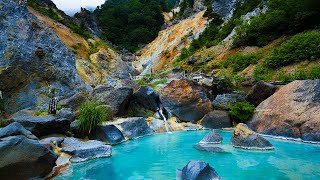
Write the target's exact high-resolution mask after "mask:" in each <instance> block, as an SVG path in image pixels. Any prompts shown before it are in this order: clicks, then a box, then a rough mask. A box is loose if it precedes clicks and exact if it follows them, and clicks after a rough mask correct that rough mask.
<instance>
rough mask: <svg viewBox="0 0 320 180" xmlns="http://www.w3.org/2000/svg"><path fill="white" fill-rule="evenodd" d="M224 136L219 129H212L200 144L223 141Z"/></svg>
mask: <svg viewBox="0 0 320 180" xmlns="http://www.w3.org/2000/svg"><path fill="white" fill-rule="evenodd" d="M222 140H223V139H222V137H221V136H220V134H219V133H218V131H217V130H212V131H211V132H209V133H208V134H207V135H206V136H205V137H203V139H202V140H201V141H200V144H219V143H221V142H222Z"/></svg>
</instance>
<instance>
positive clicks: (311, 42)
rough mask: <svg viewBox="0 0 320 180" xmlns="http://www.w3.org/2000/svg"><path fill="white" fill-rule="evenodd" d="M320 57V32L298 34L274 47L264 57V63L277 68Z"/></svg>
mask: <svg viewBox="0 0 320 180" xmlns="http://www.w3.org/2000/svg"><path fill="white" fill-rule="evenodd" d="M318 59H320V32H319V31H313V32H306V33H303V34H298V35H295V36H293V37H292V38H290V39H289V40H287V41H285V42H284V43H283V44H281V46H280V47H279V48H275V49H274V50H273V52H272V53H271V55H270V56H269V57H268V58H267V59H266V61H265V65H266V66H268V67H271V68H278V67H282V66H285V65H289V64H293V63H297V62H301V61H305V60H318Z"/></svg>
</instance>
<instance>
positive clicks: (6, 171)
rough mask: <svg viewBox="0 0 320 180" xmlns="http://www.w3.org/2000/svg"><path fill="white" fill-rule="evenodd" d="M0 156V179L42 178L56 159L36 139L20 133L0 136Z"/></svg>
mask: <svg viewBox="0 0 320 180" xmlns="http://www.w3.org/2000/svg"><path fill="white" fill-rule="evenodd" d="M13 152H14V153H13ZM31 152H32V153H31ZM0 157H1V161H0V177H1V179H41V178H44V177H45V176H46V175H47V174H49V173H50V172H51V170H52V168H53V167H54V166H55V165H56V164H55V161H56V159H57V156H56V155H55V154H54V153H53V152H52V151H50V150H49V149H47V148H46V147H44V146H42V145H41V144H39V142H38V141H37V140H34V139H28V138H27V137H25V136H22V135H18V136H9V137H5V138H1V139H0ZM17 170H18V172H17Z"/></svg>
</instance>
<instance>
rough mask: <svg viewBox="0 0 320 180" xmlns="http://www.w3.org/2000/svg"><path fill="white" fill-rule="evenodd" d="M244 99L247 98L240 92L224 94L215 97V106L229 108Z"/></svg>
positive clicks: (216, 107)
mask: <svg viewBox="0 0 320 180" xmlns="http://www.w3.org/2000/svg"><path fill="white" fill-rule="evenodd" d="M243 101H246V99H245V98H244V97H243V96H242V95H240V94H222V95H218V96H217V97H216V98H215V99H214V101H213V106H214V108H215V109H221V110H227V109H228V106H229V105H230V104H234V103H237V102H243Z"/></svg>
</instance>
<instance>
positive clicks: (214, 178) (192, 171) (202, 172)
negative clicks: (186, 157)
mask: <svg viewBox="0 0 320 180" xmlns="http://www.w3.org/2000/svg"><path fill="white" fill-rule="evenodd" d="M176 179H177V180H198V179H201V180H222V178H221V177H220V176H219V175H218V173H217V172H216V171H215V170H214V169H213V168H212V167H211V166H210V165H209V164H208V163H206V162H204V161H196V160H191V161H189V162H188V164H187V165H186V166H185V167H183V168H182V169H177V171H176Z"/></svg>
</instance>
